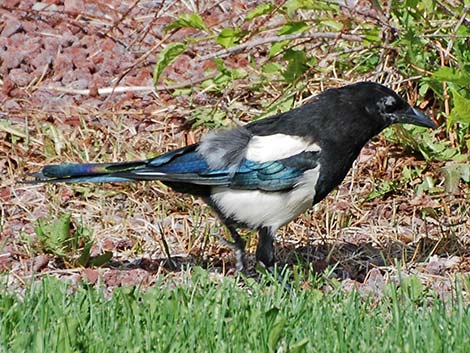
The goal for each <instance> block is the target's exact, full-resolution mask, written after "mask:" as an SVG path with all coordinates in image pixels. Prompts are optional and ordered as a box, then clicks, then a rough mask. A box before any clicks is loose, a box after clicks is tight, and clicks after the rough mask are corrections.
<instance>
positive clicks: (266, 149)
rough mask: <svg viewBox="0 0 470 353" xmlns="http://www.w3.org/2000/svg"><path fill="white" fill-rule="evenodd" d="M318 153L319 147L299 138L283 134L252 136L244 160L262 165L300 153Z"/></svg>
mask: <svg viewBox="0 0 470 353" xmlns="http://www.w3.org/2000/svg"><path fill="white" fill-rule="evenodd" d="M318 151H320V146H318V145H317V144H316V143H311V142H309V141H306V140H305V139H304V138H302V137H300V136H292V135H284V134H274V135H268V136H253V137H252V138H251V139H250V142H249V143H248V146H247V149H246V155H245V158H246V159H248V160H250V161H253V162H260V163H263V162H271V161H277V160H279V159H284V158H289V157H291V156H294V155H296V154H299V153H302V152H318Z"/></svg>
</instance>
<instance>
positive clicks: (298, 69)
mask: <svg viewBox="0 0 470 353" xmlns="http://www.w3.org/2000/svg"><path fill="white" fill-rule="evenodd" d="M284 59H285V60H287V62H288V64H287V68H286V70H285V71H284V73H283V76H284V79H285V80H286V81H287V82H293V81H295V80H296V79H298V78H299V77H300V76H301V75H302V74H303V73H304V72H305V71H307V69H308V66H307V65H306V62H307V55H306V54H305V51H304V50H293V49H289V50H288V51H286V53H285V55H284Z"/></svg>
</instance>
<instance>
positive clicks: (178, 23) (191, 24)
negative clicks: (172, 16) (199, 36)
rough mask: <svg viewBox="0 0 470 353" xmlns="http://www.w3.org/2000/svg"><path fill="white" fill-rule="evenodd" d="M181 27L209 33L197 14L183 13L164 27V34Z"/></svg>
mask: <svg viewBox="0 0 470 353" xmlns="http://www.w3.org/2000/svg"><path fill="white" fill-rule="evenodd" d="M183 27H188V28H195V29H200V30H201V31H204V32H208V33H210V32H211V31H210V30H209V29H208V28H207V27H206V25H205V24H204V21H203V20H202V18H201V16H199V15H198V14H197V13H184V14H182V15H180V17H178V18H177V19H176V20H174V21H173V22H172V23H170V24H169V25H168V26H166V27H165V32H168V31H170V30H172V29H179V28H183Z"/></svg>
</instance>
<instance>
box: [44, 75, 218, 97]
mask: <svg viewBox="0 0 470 353" xmlns="http://www.w3.org/2000/svg"><path fill="white" fill-rule="evenodd" d="M216 75H217V73H213V74H211V75H207V76H204V77H201V78H199V79H197V80H189V81H185V82H182V83H178V84H176V85H168V86H165V85H159V86H157V88H155V87H154V86H118V87H114V86H113V87H103V88H98V95H99V96H102V95H107V94H111V93H126V92H158V91H171V90H175V89H181V88H186V87H189V86H193V85H196V84H198V83H201V82H203V81H206V80H210V79H211V78H214V77H215V76H216ZM41 89H46V90H50V91H57V92H62V93H67V94H79V95H90V94H91V92H92V90H90V89H74V88H68V87H56V86H47V87H41Z"/></svg>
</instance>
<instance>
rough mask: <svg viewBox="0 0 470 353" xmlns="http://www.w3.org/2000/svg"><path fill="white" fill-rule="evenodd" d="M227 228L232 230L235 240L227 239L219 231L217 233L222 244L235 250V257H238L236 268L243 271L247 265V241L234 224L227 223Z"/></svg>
mask: <svg viewBox="0 0 470 353" xmlns="http://www.w3.org/2000/svg"><path fill="white" fill-rule="evenodd" d="M227 229H228V230H229V231H230V235H231V236H232V239H233V241H229V240H227V239H225V238H224V237H223V236H221V235H220V234H218V233H217V234H216V237H217V239H218V240H219V242H220V243H221V244H223V245H224V246H227V247H229V248H230V249H232V250H233V251H235V257H236V259H237V264H236V269H237V271H238V272H241V271H243V269H244V268H245V267H246V259H245V245H246V241H245V239H243V238H242V237H241V236H240V234H238V232H237V230H236V229H235V227H234V226H232V225H227Z"/></svg>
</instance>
